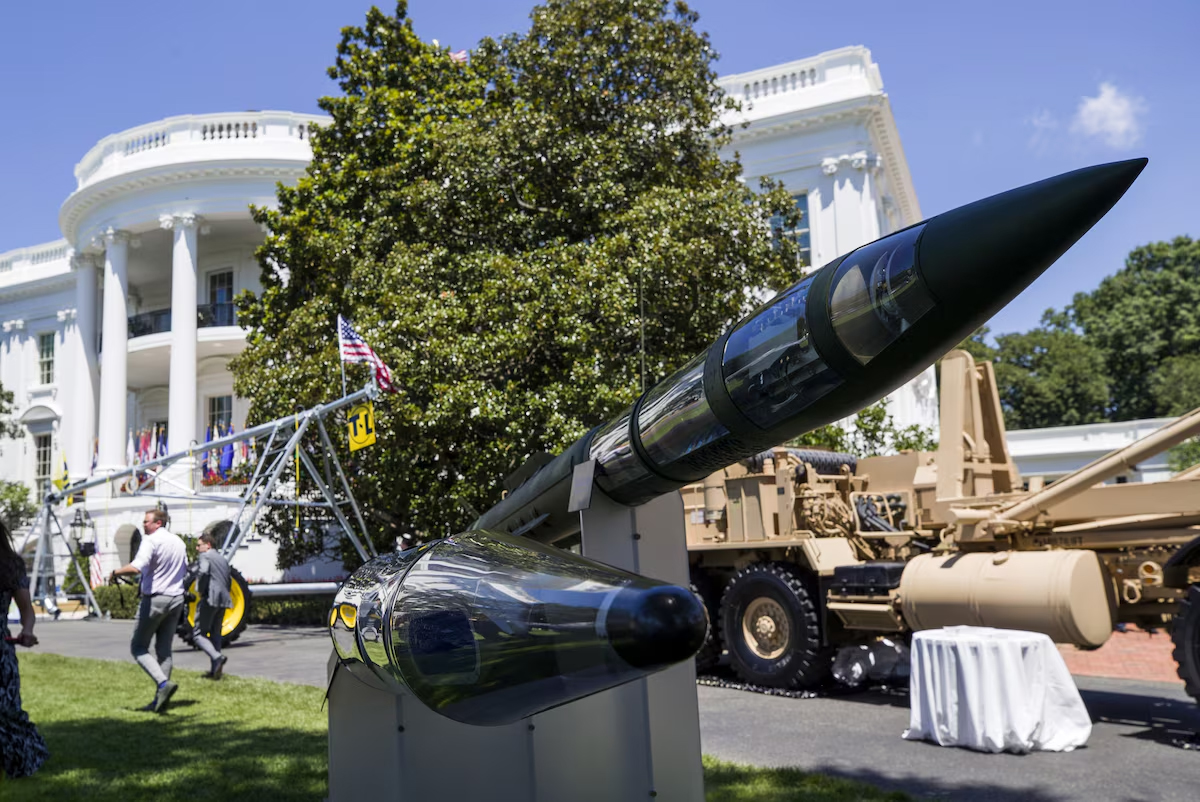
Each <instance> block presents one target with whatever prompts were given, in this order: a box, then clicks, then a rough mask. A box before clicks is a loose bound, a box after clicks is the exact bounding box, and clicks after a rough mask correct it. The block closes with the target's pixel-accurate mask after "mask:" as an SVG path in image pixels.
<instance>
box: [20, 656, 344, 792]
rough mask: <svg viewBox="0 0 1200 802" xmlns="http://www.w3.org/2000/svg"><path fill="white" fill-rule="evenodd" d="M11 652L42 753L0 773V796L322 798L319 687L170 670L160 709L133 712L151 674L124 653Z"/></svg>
mask: <svg viewBox="0 0 1200 802" xmlns="http://www.w3.org/2000/svg"><path fill="white" fill-rule="evenodd" d="M20 660H21V691H22V693H21V696H22V700H23V702H24V706H25V709H26V710H28V711H29V714H30V717H31V718H32V719H33V720H34V721H35V722H36V723H37V725H38V728H39V729H40V730H41V732H42V736H43V737H44V738H45V739H46V743H47V745H48V746H49V747H50V753H51V755H50V759H49V760H48V761H47V762H46V764H45V765H44V766H43V767H42V769H41V771H39V772H38V773H37V774H35V775H34V776H33V777H30V778H28V779H24V780H19V781H11V780H0V799H3V800H4V802H25V800H46V801H47V802H65V801H66V800H74V799H87V800H94V801H95V802H108V800H111V801H112V802H141V800H147V801H148V802H149V801H150V800H153V802H166V801H167V800H175V799H180V800H183V799H187V800H205V799H212V800H220V801H221V802H234V800H248V801H249V800H253V802H268V801H270V802H274V800H293V799H294V800H307V801H308V802H313V800H317V801H318V802H319V800H322V799H324V798H325V793H326V789H325V771H326V763H327V752H326V726H327V721H326V713H325V712H323V711H322V710H321V700H322V698H323V697H324V692H323V691H322V690H321V689H320V688H313V687H309V686H307V685H287V684H283V683H277V682H267V681H266V680H254V679H241V678H239V677H231V676H226V677H225V678H224V679H222V680H221V681H220V682H212V681H209V680H205V679H202V678H201V676H200V674H199V672H196V671H182V670H180V671H176V672H174V675H173V679H175V680H177V681H178V682H179V692H178V693H176V694H175V698H174V699H173V700H172V702H171V707H170V710H169V712H168V713H167V714H165V715H161V716H160V715H155V714H154V713H144V712H142V711H140V710H138V708H139V707H141V706H142V705H144V704H146V703H147V702H149V701H150V699H151V698H152V697H153V695H154V684H153V683H152V682H151V681H150V679H149V678H148V677H147V676H146V675H145V674H144V673H143V672H142V670H141V669H140V668H138V667H137V665H136V664H134V663H133V661H132V660H131V661H130V662H128V663H118V662H112V661H107V660H84V659H80V658H73V657H60V656H58V655H53V654H37V653H22V654H21V657H20Z"/></svg>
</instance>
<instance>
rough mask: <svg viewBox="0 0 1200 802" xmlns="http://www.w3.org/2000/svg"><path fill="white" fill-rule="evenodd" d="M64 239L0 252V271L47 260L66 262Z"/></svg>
mask: <svg viewBox="0 0 1200 802" xmlns="http://www.w3.org/2000/svg"><path fill="white" fill-rule="evenodd" d="M68 247H69V246H68V245H67V242H66V240H58V241H57V242H48V243H46V244H45V245H34V246H33V247H30V248H18V249H16V250H13V251H8V252H7V253H3V254H0V273H9V272H12V271H14V270H18V271H19V270H22V269H24V268H26V267H33V266H35V265H42V264H46V263H47V262H57V261H62V262H64V263H65V262H66V259H67V255H68V252H69V251H68Z"/></svg>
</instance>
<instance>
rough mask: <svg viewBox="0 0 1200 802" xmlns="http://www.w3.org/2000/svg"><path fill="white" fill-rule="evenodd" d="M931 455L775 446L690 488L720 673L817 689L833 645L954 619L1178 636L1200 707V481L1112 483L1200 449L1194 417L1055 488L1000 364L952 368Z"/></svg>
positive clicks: (1062, 636) (700, 580) (1076, 639)
mask: <svg viewBox="0 0 1200 802" xmlns="http://www.w3.org/2000/svg"><path fill="white" fill-rule="evenodd" d="M941 396H942V401H941V432H940V444H939V447H938V450H937V451H935V452H906V453H903V454H900V455H898V456H890V457H871V458H868V459H862V460H857V461H856V460H854V458H853V457H849V456H847V455H840V454H832V453H829V452H822V451H805V450H798V449H788V448H776V449H773V450H772V451H770V452H768V453H765V454H762V455H760V456H759V458H757V459H756V460H751V461H748V462H743V463H739V464H737V465H734V466H732V467H730V468H727V469H725V470H723V471H720V472H718V473H715V474H713V475H712V476H709V477H708V478H706V479H705V480H704V481H703V482H701V483H697V484H693V485H689V486H688V487H686V488H684V490H683V491H682V492H683V497H684V508H685V515H686V516H687V537H688V550H689V559H690V562H691V572H692V581H693V583H694V585H695V587H696V590H697V591H698V592H699V593H700V595H701V596H702V597H703V598H704V600H705V602H706V604H707V605H708V607H709V614H710V617H711V620H712V622H713V624H714V626H713V627H712V628H711V629H712V637H711V640H710V643H708V644H707V645H706V647H705V649H704V650H703V651H702V652H701V654H700V655H699V656H698V657H697V660H698V662H699V667H700V668H701V669H702V670H703V669H707V668H709V667H710V666H711V665H712V664H713V663H714V662H715V661H716V659H717V658H718V656H719V655H720V654H721V651H722V650H727V651H728V656H729V663H730V665H731V666H732V668H733V669H734V671H735V672H736V673H737V674H738V675H739V676H740V677H741V678H742V679H744V680H745V681H747V682H751V683H755V684H759V685H765V686H770V687H782V688H803V687H809V686H813V685H816V684H818V683H820V682H822V681H823V680H824V679H825V678H826V677H827V676H828V674H829V671H830V666H831V658H832V655H833V653H834V652H835V650H836V649H837V648H838V647H841V646H846V645H858V644H864V645H865V644H869V643H870V642H872V641H876V640H878V638H879V637H880V636H889V637H890V638H891V639H893V640H903V639H904V638H905V637H906V636H907V634H908V633H911V632H912V631H915V630H922V629H930V628H935V627H941V626H949V625H956V624H972V625H979V626H995V627H1007V628H1013V629H1024V630H1031V631H1035V632H1044V633H1046V634H1047V635H1049V636H1050V637H1051V638H1052V639H1054V640H1055V641H1056V642H1058V643H1073V644H1075V645H1077V646H1079V647H1082V648H1096V647H1099V646H1101V645H1102V644H1103V643H1104V642H1105V641H1106V640H1107V639H1108V637H1109V636H1110V634H1111V633H1112V631H1113V629H1114V625H1116V624H1118V623H1129V624H1136V625H1138V626H1141V627H1164V626H1167V627H1170V628H1171V630H1172V637H1173V639H1174V643H1175V659H1176V660H1177V661H1178V663H1179V674H1180V677H1181V678H1182V679H1183V680H1184V682H1185V683H1186V685H1187V691H1188V693H1189V694H1191V695H1192V696H1193V697H1194V698H1196V699H1197V700H1198V701H1200V468H1197V469H1193V470H1190V471H1186V472H1184V473H1182V474H1180V475H1177V476H1175V477H1173V478H1172V480H1170V481H1167V482H1159V483H1146V484H1141V483H1128V484H1103V482H1105V480H1108V479H1111V478H1113V477H1116V476H1118V475H1121V474H1123V473H1124V472H1126V471H1127V470H1129V468H1130V467H1131V466H1133V465H1135V464H1136V463H1137V462H1138V461H1139V460H1144V459H1146V458H1147V457H1149V456H1152V455H1153V454H1156V453H1159V452H1161V451H1164V450H1166V449H1167V448H1170V447H1172V446H1174V445H1176V444H1178V443H1180V442H1182V441H1183V440H1185V439H1187V438H1188V437H1191V436H1195V435H1197V434H1200V409H1198V410H1196V411H1194V412H1192V413H1190V414H1188V415H1185V416H1183V417H1182V418H1180V419H1179V420H1177V421H1176V422H1175V423H1173V424H1171V425H1169V426H1167V427H1164V428H1163V429H1161V430H1159V431H1157V432H1155V433H1153V434H1151V435H1150V436H1149V437H1147V438H1145V439H1143V440H1141V441H1139V442H1137V443H1134V444H1132V445H1131V446H1128V447H1126V448H1124V449H1121V450H1119V451H1116V452H1113V453H1111V454H1109V455H1107V456H1105V457H1103V458H1101V459H1099V460H1097V461H1096V462H1094V463H1092V464H1091V465H1088V466H1086V467H1084V468H1081V469H1079V470H1078V471H1076V472H1074V473H1072V474H1069V475H1068V476H1065V477H1063V478H1061V479H1058V480H1057V481H1054V482H1053V483H1051V484H1048V485H1045V486H1043V485H1042V483H1041V481H1040V480H1039V479H1038V478H1036V477H1033V478H1031V479H1030V480H1029V481H1027V482H1025V481H1023V480H1022V478H1021V477H1020V476H1019V474H1018V472H1017V470H1016V468H1015V466H1014V465H1013V462H1012V460H1011V459H1010V458H1009V454H1008V450H1007V446H1006V443H1005V431H1004V421H1003V417H1002V415H1001V410H1000V402H999V397H998V394H997V392H996V386H995V380H994V376H993V373H992V366H991V365H990V364H987V363H981V364H975V363H974V360H972V358H971V356H970V355H969V354H967V353H966V352H964V351H952V352H951V353H950V354H948V355H947V356H946V358H945V359H944V360H943V362H942V389H941Z"/></svg>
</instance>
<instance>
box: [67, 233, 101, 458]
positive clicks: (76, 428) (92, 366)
mask: <svg viewBox="0 0 1200 802" xmlns="http://www.w3.org/2000/svg"><path fill="white" fill-rule="evenodd" d="M74 266H75V354H74V356H75V365H76V368H75V383H74V389H73V391H72V393H73V395H72V415H73V418H74V421H73V424H72V427H71V428H72V432H71V440H70V445H69V449H68V452H67V463H68V466H69V467H70V470H71V479H72V480H75V479H83V478H86V477H87V475H88V474H89V473H91V470H92V448H93V446H92V443H93V441H94V439H95V437H96V385H97V384H98V379H99V365H98V364H97V358H96V257H94V256H92V255H91V254H76V256H75V259H74Z"/></svg>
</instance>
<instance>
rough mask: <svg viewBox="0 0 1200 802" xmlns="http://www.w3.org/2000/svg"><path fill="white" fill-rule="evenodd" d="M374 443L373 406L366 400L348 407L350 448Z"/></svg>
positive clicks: (356, 448) (358, 447)
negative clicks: (363, 402)
mask: <svg viewBox="0 0 1200 802" xmlns="http://www.w3.org/2000/svg"><path fill="white" fill-rule="evenodd" d="M374 444H375V408H374V407H373V406H371V402H370V401H368V402H367V403H365V404H359V405H358V406H354V407H350V450H351V451H358V450H359V449H360V448H366V447H367V446H370V445H374Z"/></svg>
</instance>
